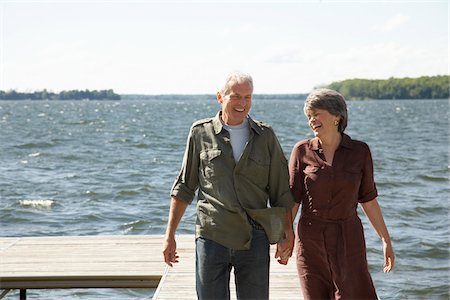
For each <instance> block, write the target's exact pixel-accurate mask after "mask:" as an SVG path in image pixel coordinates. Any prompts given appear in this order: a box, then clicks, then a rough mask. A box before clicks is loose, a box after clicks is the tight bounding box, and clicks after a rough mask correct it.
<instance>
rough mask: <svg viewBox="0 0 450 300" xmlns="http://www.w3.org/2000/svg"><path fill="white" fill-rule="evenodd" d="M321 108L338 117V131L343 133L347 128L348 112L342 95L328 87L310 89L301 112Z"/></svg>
mask: <svg viewBox="0 0 450 300" xmlns="http://www.w3.org/2000/svg"><path fill="white" fill-rule="evenodd" d="M313 109H323V110H326V111H328V112H329V113H330V114H332V115H334V116H338V117H340V120H339V125H338V131H339V132H340V133H343V132H344V130H345V128H347V121H348V114H347V104H345V99H344V96H342V95H341V94H339V93H338V92H336V91H334V90H330V89H317V90H314V91H312V92H311V93H310V94H309V95H308V97H307V98H306V100H305V106H304V107H303V112H304V113H305V115H306V114H307V111H308V110H313Z"/></svg>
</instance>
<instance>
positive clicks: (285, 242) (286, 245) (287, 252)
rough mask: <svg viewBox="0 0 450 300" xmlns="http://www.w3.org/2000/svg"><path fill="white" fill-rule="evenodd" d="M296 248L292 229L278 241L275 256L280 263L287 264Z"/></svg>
mask: <svg viewBox="0 0 450 300" xmlns="http://www.w3.org/2000/svg"><path fill="white" fill-rule="evenodd" d="M293 249H294V232H292V231H290V232H288V233H287V234H285V235H284V237H283V238H281V240H279V241H278V243H277V250H276V252H275V258H276V259H277V261H278V263H279V264H282V265H287V263H288V261H289V258H290V257H291V256H292V250H293Z"/></svg>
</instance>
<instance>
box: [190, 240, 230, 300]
mask: <svg viewBox="0 0 450 300" xmlns="http://www.w3.org/2000/svg"><path fill="white" fill-rule="evenodd" d="M229 257H230V250H229V249H228V248H226V247H224V246H222V245H220V244H218V243H216V242H213V241H211V240H207V239H203V238H198V239H197V240H196V262H195V265H196V288H197V297H198V299H230V271H231V264H230V261H229Z"/></svg>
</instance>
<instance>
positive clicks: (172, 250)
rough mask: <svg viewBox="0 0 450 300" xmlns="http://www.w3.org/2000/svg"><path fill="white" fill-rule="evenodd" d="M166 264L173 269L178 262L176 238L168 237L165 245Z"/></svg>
mask: <svg viewBox="0 0 450 300" xmlns="http://www.w3.org/2000/svg"><path fill="white" fill-rule="evenodd" d="M163 255H164V262H165V263H166V264H168V265H169V266H171V267H173V263H177V262H178V255H177V242H176V241H175V238H174V237H166V238H165V240H164V245H163Z"/></svg>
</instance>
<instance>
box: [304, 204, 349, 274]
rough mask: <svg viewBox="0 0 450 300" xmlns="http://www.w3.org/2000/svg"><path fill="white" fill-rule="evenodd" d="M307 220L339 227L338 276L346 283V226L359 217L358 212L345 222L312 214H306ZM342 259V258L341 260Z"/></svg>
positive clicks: (337, 246)
mask: <svg viewBox="0 0 450 300" xmlns="http://www.w3.org/2000/svg"><path fill="white" fill-rule="evenodd" d="M302 217H303V218H305V219H310V220H314V221H318V222H320V223H328V224H335V225H337V228H338V237H337V242H336V243H337V245H336V249H337V251H336V253H337V254H336V261H337V268H338V270H337V276H338V278H339V279H341V280H342V281H344V279H345V277H346V272H345V263H344V261H343V259H342V258H346V257H347V240H346V236H347V235H346V234H345V232H346V224H347V223H348V222H349V221H352V220H354V218H355V217H357V215H356V212H355V214H353V215H351V216H349V217H347V218H346V219H343V220H330V219H324V218H321V217H318V216H314V215H310V214H305V215H303V216H302ZM339 254H340V255H339ZM340 257H341V258H340Z"/></svg>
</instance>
